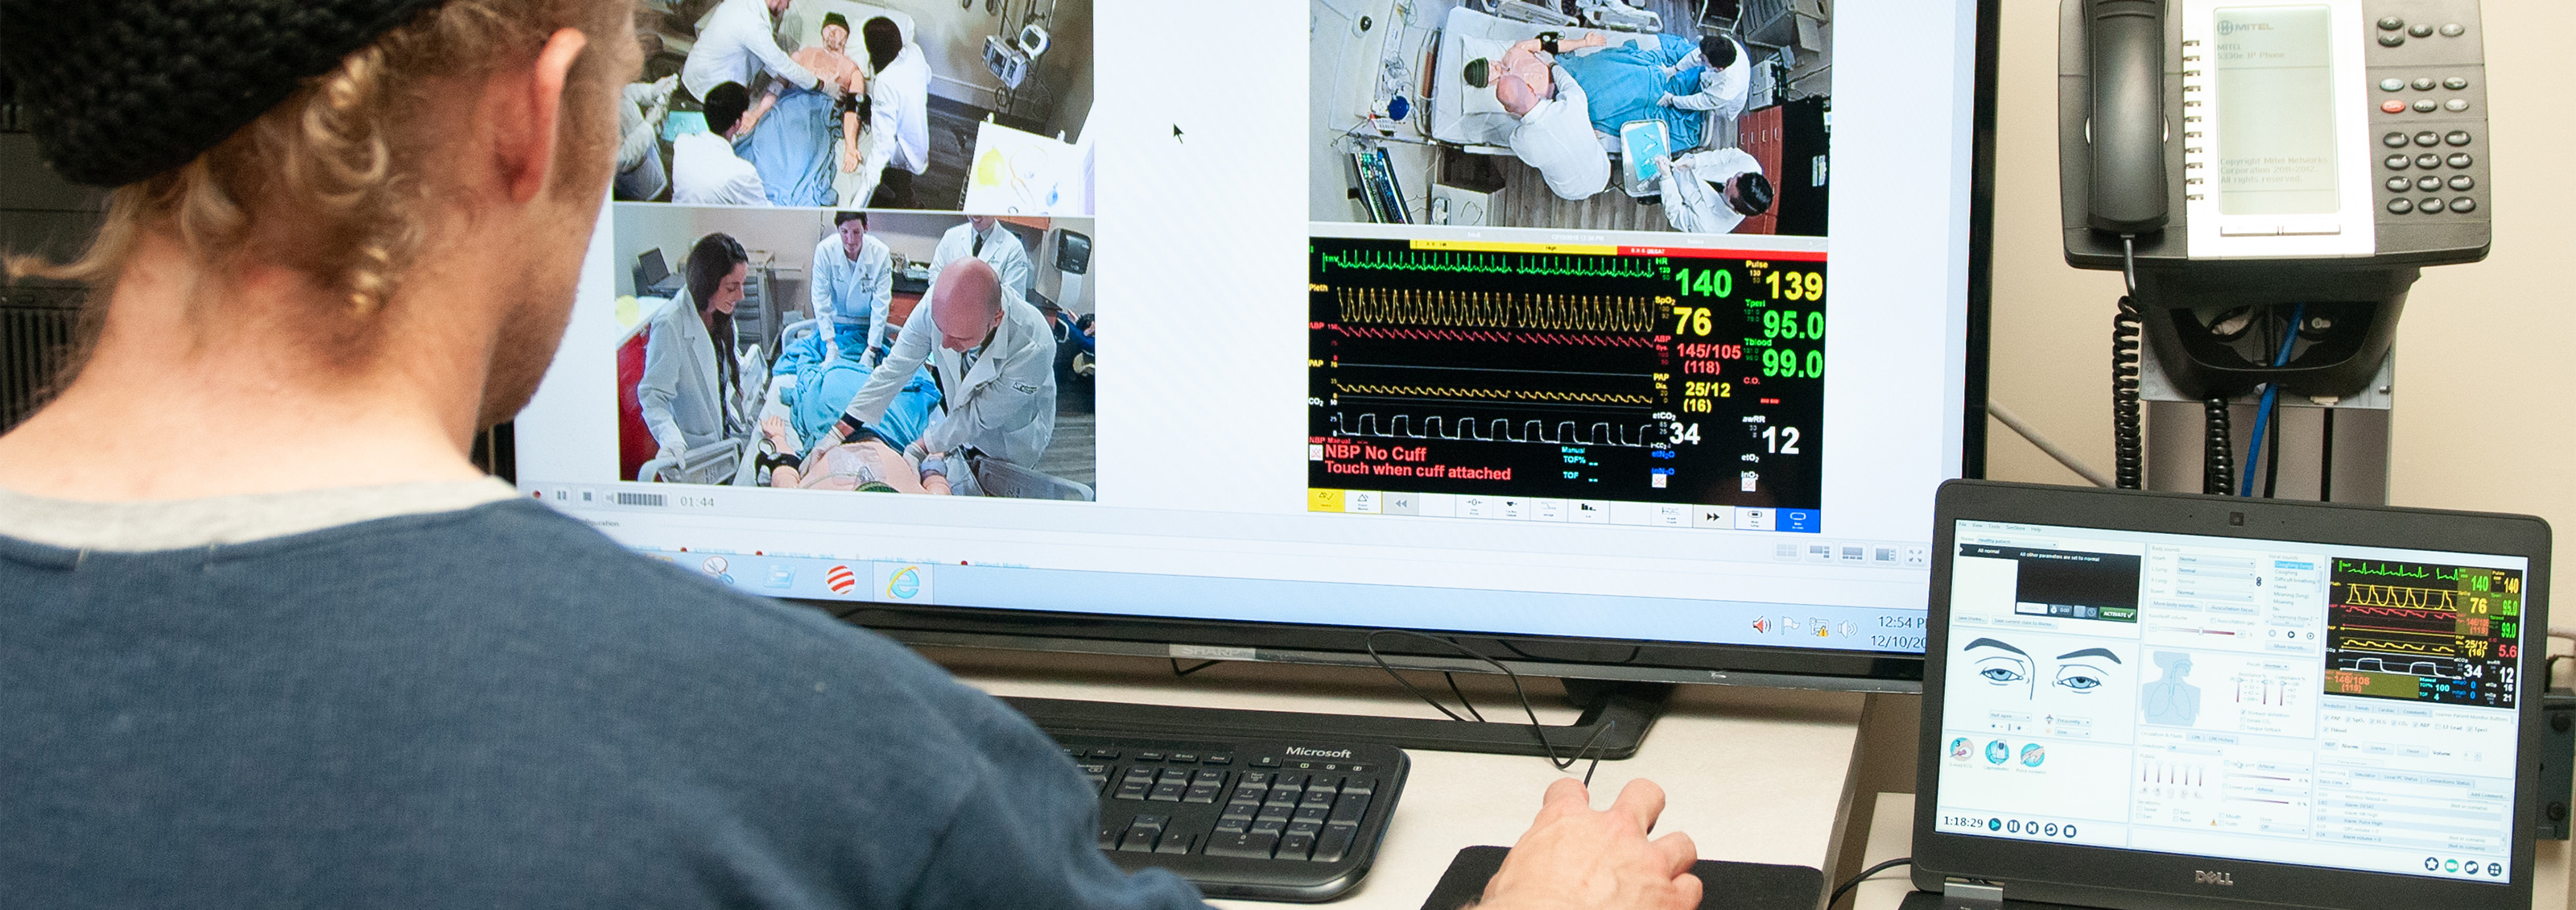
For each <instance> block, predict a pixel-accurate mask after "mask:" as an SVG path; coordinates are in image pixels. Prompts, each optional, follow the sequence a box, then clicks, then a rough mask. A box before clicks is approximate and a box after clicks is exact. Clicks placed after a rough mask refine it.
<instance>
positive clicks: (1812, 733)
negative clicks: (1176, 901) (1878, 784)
mask: <svg viewBox="0 0 2576 910" xmlns="http://www.w3.org/2000/svg"><path fill="white" fill-rule="evenodd" d="M924 653H925V654H928V655H929V656H930V657H931V658H932V659H933V660H937V661H939V662H940V663H941V664H943V665H945V666H947V667H948V668H949V669H950V670H951V671H953V672H955V673H957V675H958V676H959V677H960V678H961V679H964V680H965V681H966V682H968V683H970V684H972V685H975V686H978V687H980V688H982V689H984V690H985V691H987V692H991V693H993V694H996V695H1018V696H1037V697H1045V698H1088V699H1096V700H1115V701H1126V702H1140V703H1148V704H1172V705H1194V706H1201V707H1216V708H1257V709H1263V710H1274V711H1310V712H1318V713H1339V714H1374V715H1380V716H1390V717H1437V716H1438V714H1437V713H1436V712H1434V711H1432V710H1431V708H1430V707H1429V706H1427V705H1424V704H1423V703H1422V702H1421V701H1420V700H1418V699H1416V698H1414V696H1412V695H1411V694H1409V693H1407V692H1405V691H1404V690H1403V689H1402V688H1400V687H1397V686H1396V685H1394V684H1393V683H1391V682H1389V681H1388V680H1387V679H1386V677H1385V675H1384V674H1382V673H1380V672H1378V671H1377V670H1375V669H1352V668H1339V667H1295V666H1282V665H1273V664H1223V665H1219V666H1216V667H1212V668H1209V669H1207V670H1203V671H1200V672H1198V673H1195V674H1193V675H1191V676H1188V677H1175V676H1173V675H1172V672H1171V670H1170V668H1169V667H1168V666H1166V664H1165V663H1164V662H1163V661H1160V660H1143V659H1136V658H1103V657H1087V656H1075V655H1054V654H1048V655H1032V654H1015V653H999V652H980V651H966V650H954V649H924ZM1423 677H1424V678H1426V679H1430V680H1433V682H1434V684H1435V685H1436V684H1437V677H1433V676H1431V675H1429V674H1423ZM1460 682H1461V683H1462V684H1465V685H1466V686H1467V691H1468V694H1469V696H1471V697H1473V698H1474V699H1475V701H1476V703H1477V705H1478V706H1479V707H1483V708H1485V709H1486V712H1487V715H1488V716H1492V715H1493V714H1495V713H1497V712H1496V711H1495V710H1494V709H1495V708H1499V707H1502V706H1504V705H1510V706H1511V708H1512V712H1513V713H1514V714H1516V715H1517V714H1518V712H1519V705H1518V702H1517V701H1514V700H1512V699H1511V694H1510V688H1509V686H1508V685H1506V684H1503V683H1502V681H1501V680H1498V679H1484V678H1470V677H1469V676H1468V675H1466V674H1461V675H1460ZM1533 688H1534V689H1544V690H1545V691H1544V692H1540V691H1533V692H1532V693H1531V697H1532V699H1533V700H1534V701H1538V700H1544V701H1546V702H1550V703H1556V702H1559V701H1560V700H1559V699H1558V692H1557V690H1556V688H1555V686H1554V685H1553V684H1552V683H1547V682H1543V681H1534V685H1533ZM1861 707H1862V697H1861V696H1858V695H1851V694H1844V693H1828V692H1792V691H1781V690H1764V689H1739V688H1729V687H1722V686H1684V687H1682V688H1681V690H1680V691H1679V693H1677V694H1676V695H1675V697H1674V700H1673V704H1672V706H1671V709H1670V710H1669V711H1667V712H1666V713H1665V715H1664V717H1663V719H1662V720H1661V721H1658V722H1657V723H1656V725H1655V728H1654V730H1653V731H1652V732H1651V733H1649V734H1648V735H1647V737H1646V742H1645V747H1644V748H1643V749H1641V750H1640V751H1639V752H1638V754H1637V757H1635V758H1632V759H1629V760H1626V761H1615V762H1602V763H1601V769H1600V771H1599V772H1598V773H1596V774H1595V775H1594V776H1593V781H1592V785H1593V792H1594V794H1595V796H1596V799H1595V805H1597V806H1606V805H1608V804H1609V800H1610V798H1611V797H1612V796H1613V795H1615V794H1616V793H1617V792H1618V789H1619V788H1620V787H1621V786H1623V785H1625V784H1626V783H1627V782H1628V781H1629V780H1631V779H1633V778H1638V777H1644V778H1649V779H1652V780H1654V781H1655V782H1656V783H1659V784H1662V785H1663V786H1664V789H1665V791H1666V792H1667V793H1668V794H1669V796H1670V803H1669V805H1668V807H1667V808H1666V809H1665V811H1664V817H1663V821H1662V823H1661V824H1660V825H1659V826H1658V829H1657V830H1658V831H1670V830H1680V831H1685V832H1688V833H1689V834H1690V836H1691V839H1692V841H1693V842H1695V843H1697V844H1698V845H1699V855H1700V856H1701V857H1702V858H1705V859H1718V860H1732V861H1738V862H1755V863H1780V864H1787V865H1799V866H1812V867H1816V868H1819V869H1828V870H1830V869H1831V868H1832V866H1831V864H1830V862H1831V858H1832V853H1833V850H1834V845H1835V843H1836V842H1837V840H1838V838H1839V835H1840V834H1841V826H1842V823H1843V821H1844V814H1843V809H1844V807H1845V806H1847V805H1848V804H1849V803H1848V800H1847V796H1848V793H1847V791H1848V789H1849V781H1850V779H1851V774H1850V771H1851V766H1852V763H1853V762H1852V759H1853V756H1854V752H1855V750H1856V747H1857V744H1858V742H1859V726H1860V717H1861ZM1540 716H1541V718H1542V719H1544V720H1545V721H1547V722H1548V723H1563V722H1565V721H1566V720H1569V719H1571V716H1572V712H1570V711H1567V710H1564V709H1563V708H1562V707H1554V708H1551V707H1549V706H1548V705H1542V706H1541V711H1540ZM1411 755H1412V758H1413V773H1412V777H1411V778H1410V779H1409V780H1408V781H1407V782H1406V784H1405V788H1404V796H1403V802H1402V803H1401V804H1399V805H1398V807H1397V810H1396V815H1395V820H1394V823H1393V824H1392V825H1391V826H1390V827H1389V828H1388V830H1387V839H1386V843H1385V844H1384V846H1382V847H1381V848H1380V849H1379V851H1378V858H1377V864H1376V866H1375V868H1374V869H1372V870H1371V871H1370V873H1369V875H1368V878H1367V879H1365V880H1364V881H1362V882H1361V884H1360V886H1359V887H1358V888H1356V889H1353V890H1352V891H1351V893H1350V894H1349V895H1348V896H1346V897H1345V898H1344V899H1343V900H1341V901H1339V902H1337V903H1335V904H1332V905H1331V906H1334V907H1337V908H1351V910H1398V908H1400V910H1415V908H1419V907H1421V906H1422V900H1423V898H1424V897H1425V896H1426V895H1429V894H1430V893H1431V886H1432V885H1433V883H1435V882H1437V881H1439V878H1440V873H1441V872H1442V871H1443V870H1446V869H1447V868H1448V867H1449V861H1450V859H1451V858H1452V857H1453V856H1455V855H1456V854H1457V852H1458V851H1459V850H1460V849H1461V848H1465V847H1472V846H1477V845H1480V844H1499V845H1508V844H1510V843H1512V842H1513V841H1514V840H1517V839H1519V837H1520V834H1521V832H1522V830H1523V829H1525V828H1527V827H1528V826H1529V822H1530V819H1531V817H1532V816H1533V815H1535V814H1536V813H1537V811H1538V805H1539V794H1540V793H1541V792H1542V791H1544V790H1545V789H1546V788H1547V785H1548V783H1549V782H1551V781H1554V780H1555V779H1557V778H1558V777H1561V776H1564V775H1563V774H1561V773H1560V772H1558V771H1557V770H1556V769H1555V768H1553V767H1550V766H1549V765H1548V763H1547V762H1546V760H1544V759H1540V758H1535V757H1529V756H1507V755H1477V754H1468V753H1457V752H1430V751H1422V750H1414V751H1412V752H1411ZM1581 772H1582V766H1580V765H1578V766H1576V769H1575V774H1576V776H1580V775H1581ZM1218 905H1219V906H1224V907H1257V906H1271V905H1268V904H1260V903H1254V902H1247V901H1222V902H1219V903H1218Z"/></svg>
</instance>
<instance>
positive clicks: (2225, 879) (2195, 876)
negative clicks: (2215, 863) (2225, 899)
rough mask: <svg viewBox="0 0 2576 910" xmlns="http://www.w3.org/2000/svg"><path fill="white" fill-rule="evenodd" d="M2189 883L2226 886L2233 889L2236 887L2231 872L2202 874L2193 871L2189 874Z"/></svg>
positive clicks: (2201, 872) (2198, 871)
mask: <svg viewBox="0 0 2576 910" xmlns="http://www.w3.org/2000/svg"><path fill="white" fill-rule="evenodd" d="M2191 883H2192V884H2195V885H2226V886H2228V887H2230V888H2233V887H2236V875H2235V873H2232V872H2204V871H2201V870H2198V869H2194V870H2192V873H2191Z"/></svg>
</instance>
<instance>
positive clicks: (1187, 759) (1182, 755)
mask: <svg viewBox="0 0 2576 910" xmlns="http://www.w3.org/2000/svg"><path fill="white" fill-rule="evenodd" d="M1198 760H1199V756H1198V753H1195V752H1174V753H1172V763H1173V764H1178V765H1188V764H1196V763H1197V762H1198Z"/></svg>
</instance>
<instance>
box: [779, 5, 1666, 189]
mask: <svg viewBox="0 0 2576 910" xmlns="http://www.w3.org/2000/svg"><path fill="white" fill-rule="evenodd" d="M1695 47H1696V45H1693V44H1691V43H1689V42H1686V41H1684V40H1682V39H1680V38H1677V37H1674V36H1670V35H1665V36H1661V37H1660V38H1659V40H1657V42H1656V46H1655V47H1652V48H1640V47H1636V46H1634V45H1621V46H1618V47H1607V48H1602V49H1600V50H1597V51H1592V52H1590V53H1583V54H1564V55H1560V56H1558V57H1557V58H1556V65H1558V66H1561V67H1564V68H1565V71H1566V72H1567V73H1568V74H1571V75H1572V76H1573V77H1574V82H1575V84H1577V85H1580V86H1582V87H1583V94H1584V95H1585V96H1586V97H1587V98H1588V99H1589V100H1590V102H1591V106H1592V128H1593V129H1596V130H1600V131H1602V132H1604V133H1608V134H1610V135H1613V136H1616V135H1619V128H1620V127H1623V126H1626V125H1627V124H1628V122H1629V121H1631V120H1660V121H1663V123H1664V126H1665V128H1666V129H1668V130H1669V131H1670V132H1671V134H1672V147H1673V148H1675V149H1692V148H1698V147H1699V144H1700V133H1701V132H1702V131H1703V129H1704V128H1705V127H1706V125H1707V115H1705V114H1702V113H1701V112H1699V111H1690V110H1682V109H1680V108H1671V107H1664V106H1662V105H1659V104H1656V103H1655V102H1656V101H1658V100H1661V99H1662V98H1663V97H1664V96H1665V95H1667V94H1672V95H1689V94H1692V93H1695V92H1698V91H1699V72H1700V71H1699V69H1697V68H1693V69H1689V70H1684V71H1682V72H1680V73H1675V74H1673V75H1670V76H1667V75H1664V67H1667V66H1671V65H1673V64H1676V63H1680V62H1681V60H1682V58H1683V57H1687V56H1690V52H1691V51H1692V50H1693V49H1694V48H1695ZM767 176H768V175H767V174H763V175H762V177H763V179H766V178H767Z"/></svg>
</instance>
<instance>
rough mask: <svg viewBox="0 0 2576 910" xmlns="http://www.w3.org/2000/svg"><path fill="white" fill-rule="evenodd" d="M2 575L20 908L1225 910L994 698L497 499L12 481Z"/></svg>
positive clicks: (801, 612) (2, 898) (860, 634)
mask: <svg viewBox="0 0 2576 910" xmlns="http://www.w3.org/2000/svg"><path fill="white" fill-rule="evenodd" d="M504 498H507V500H508V501H499V500H502V499H504ZM0 592H5V593H0V718H5V719H6V720H5V721H0V840H5V842H6V843H7V844H8V846H7V847H6V848H0V906H11V907H20V906H55V907H74V906H77V907H249V906H257V907H335V908H336V907H370V906H375V907H384V906H400V907H413V908H419V907H427V908H446V907H455V908H465V907H476V908H492V907H593V906H595V907H617V908H631V907H719V906H721V907H792V908H833V907H871V908H874V907H884V908H893V907H919V908H987V907H1015V908H1039V907H1045V908H1136V910H1145V908H1194V907H1201V906H1203V905H1202V904H1201V903H1200V902H1199V900H1198V897H1197V895H1196V893H1195V892H1194V891H1193V890H1192V889H1191V888H1190V887H1189V885H1187V884H1186V883H1184V882H1182V881H1181V880H1179V879H1178V878H1175V877H1173V876H1171V875H1169V874H1167V873H1162V872H1153V873H1147V874H1145V875H1139V876H1134V877H1129V876H1126V875H1124V874H1121V873H1120V872H1119V871H1118V870H1117V869H1116V868H1115V867H1113V866H1111V865H1110V864H1109V863H1108V862H1107V861H1106V860H1105V859H1104V858H1102V857H1101V855H1100V853H1099V851H1098V849H1097V848H1096V846H1095V845H1094V841H1095V837H1096V830H1095V829H1096V827H1097V824H1096V818H1097V805H1096V798H1097V797H1096V795H1095V793H1094V791H1093V790H1092V788H1091V786H1090V785H1089V783H1088V782H1086V781H1085V780H1084V779H1083V778H1082V776H1081V775H1080V774H1079V772H1077V771H1076V770H1075V769H1074V768H1073V766H1072V764H1071V763H1070V762H1068V761H1066V760H1065V758H1064V756H1063V753H1062V752H1061V751H1060V750H1059V749H1058V748H1057V747H1056V745H1055V744H1054V743H1053V742H1052V741H1050V740H1048V739H1047V738H1046V736H1045V735H1044V734H1042V733H1040V732H1038V730H1037V729H1036V728H1034V727H1032V726H1031V725H1030V724H1029V723H1028V721H1027V720H1026V719H1025V718H1022V717H1020V716H1019V715H1017V714H1015V713H1013V712H1011V711H1010V710H1009V709H1007V708H1005V707H1003V706H1002V705H1001V704H1000V703H999V702H997V701H994V700H993V699H991V698H989V697H987V696H985V695H983V694H982V693H980V692H976V691H974V690H972V689H969V688H966V687H964V686H961V685H959V684H957V683H956V682H955V681H954V680H952V679H950V678H949V677H948V676H947V674H945V673H944V672H942V671H941V670H939V669H938V668H937V667H935V666H933V665H931V664H930V663H928V662H927V661H924V660H922V659H921V658H920V657H918V656H916V655H914V654H913V653H912V652H910V651H908V650H905V649H904V648H902V647H900V646H898V645H896V644H894V643H892V642H890V641H887V640H885V639H884V638H881V637H879V636H876V635H873V634H871V633H868V632H865V631H862V630H860V629H857V628H854V627H851V626H848V625H846V624H843V623H840V622H838V621H835V620H833V619H831V618H829V617H827V616H825V615H823V614H822V613H820V612H819V611H815V610H811V609H807V608H804V607H799V606H794V605H789V604H782V603H777V602H773V601H766V600H761V599H756V598H751V597H746V596H742V595H739V594H736V593H733V592H731V591H728V590H726V589H724V588H722V587H721V586H718V585H716V584H714V583H712V582H709V581H706V580H704V579H701V578H699V577H697V576H694V575H691V574H689V573H687V572H684V571H681V570H680V569H678V568H676V567H673V566H669V565H664V564H661V563H657V562H654V561H651V560H647V559H644V558H641V557H638V556H636V555H634V554H632V553H629V552H627V551H625V550H623V549H622V548H620V547H618V546H617V545H615V544H614V543H612V542H610V541H609V540H607V539H606V538H604V537H602V536H601V535H599V534H598V533H596V532H594V531H592V530H590V529H588V528H586V527H583V526H581V525H580V524H578V523H576V522H574V521H572V520H570V519H567V518H564V517H562V516H559V515H557V514H555V513H553V512H552V511H550V510H548V509H546V508H544V507H542V506H539V505H537V504H535V503H532V502H529V501H526V500H522V499H518V498H517V497H516V496H515V494H512V493H511V491H510V490H509V489H508V488H507V487H502V486H498V485H496V484H424V485H413V486H408V487H399V488H397V487H385V488H376V489H373V490H356V491H348V490H344V491H332V492H324V493H307V494H292V495H288V496H282V497H241V498H234V499H227V500H201V501H196V502H184V503H129V504H88V503H68V502H62V501H56V500H43V499H36V498H33V497H26V496H21V495H18V494H11V493H0Z"/></svg>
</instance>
